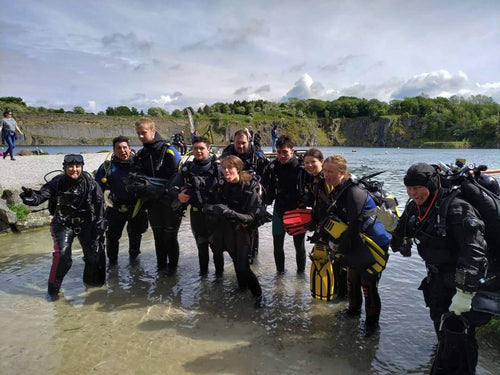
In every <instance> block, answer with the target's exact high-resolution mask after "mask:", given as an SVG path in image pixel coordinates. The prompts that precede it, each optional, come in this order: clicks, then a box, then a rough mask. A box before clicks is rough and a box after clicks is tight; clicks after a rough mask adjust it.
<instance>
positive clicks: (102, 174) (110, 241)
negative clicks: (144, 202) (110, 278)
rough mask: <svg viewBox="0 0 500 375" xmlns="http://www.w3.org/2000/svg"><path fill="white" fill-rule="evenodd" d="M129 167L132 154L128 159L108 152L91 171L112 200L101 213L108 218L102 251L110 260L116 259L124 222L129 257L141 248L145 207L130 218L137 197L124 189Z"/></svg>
mask: <svg viewBox="0 0 500 375" xmlns="http://www.w3.org/2000/svg"><path fill="white" fill-rule="evenodd" d="M133 170H134V156H133V155H131V156H130V158H129V159H128V160H121V159H118V158H116V157H115V156H112V157H111V160H109V161H105V162H104V163H103V164H102V165H101V166H100V167H99V169H98V170H97V173H96V175H95V179H96V181H97V182H98V183H99V185H100V186H101V188H102V190H103V191H105V190H109V191H110V194H109V198H110V200H111V202H112V203H113V205H112V206H111V207H107V208H106V213H105V215H106V220H107V221H108V229H107V231H106V253H107V255H108V259H109V263H110V264H115V263H116V262H117V259H118V249H119V241H120V238H121V236H122V232H123V228H124V227H125V224H127V233H128V241H129V249H128V251H129V257H130V260H133V259H135V258H136V257H137V256H138V255H139V253H140V252H141V251H140V248H141V239H142V234H143V233H144V232H146V230H147V229H148V216H147V213H146V210H145V209H141V210H139V212H138V213H137V214H136V215H135V217H134V218H132V213H133V212H134V207H135V204H136V201H137V199H136V197H135V195H134V194H133V193H131V192H128V191H127V190H126V184H125V181H126V179H127V177H128V175H129V173H130V172H132V171H133ZM103 178H105V179H106V181H105V182H103V181H102V179H103Z"/></svg>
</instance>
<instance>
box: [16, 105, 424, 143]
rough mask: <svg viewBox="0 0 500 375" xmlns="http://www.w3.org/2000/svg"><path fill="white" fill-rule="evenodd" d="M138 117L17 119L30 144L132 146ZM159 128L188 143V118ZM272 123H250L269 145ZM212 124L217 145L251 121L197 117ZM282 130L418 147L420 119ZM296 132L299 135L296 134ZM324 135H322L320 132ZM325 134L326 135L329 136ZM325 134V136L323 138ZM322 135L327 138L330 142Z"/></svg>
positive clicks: (310, 139) (306, 138)
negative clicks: (119, 139) (121, 139)
mask: <svg viewBox="0 0 500 375" xmlns="http://www.w3.org/2000/svg"><path fill="white" fill-rule="evenodd" d="M136 120H137V118H136V117H118V116H116V117H115V116H98V115H90V114H86V115H74V114H59V113H36V114H35V113H21V114H18V116H17V121H18V123H19V124H20V125H21V127H22V129H23V131H24V132H25V134H26V141H25V143H24V144H27V145H80V144H88V145H109V144H110V143H111V141H112V139H113V138H114V137H116V136H117V135H124V136H127V137H129V138H130V139H131V142H132V144H134V145H138V144H140V143H139V141H138V139H137V135H136V133H135V128H134V123H135V121H136ZM154 121H155V124H156V128H157V129H158V131H159V132H160V134H161V135H162V136H163V137H164V138H165V139H170V137H171V136H172V134H174V133H177V132H178V131H179V130H181V129H182V130H184V131H185V132H186V136H185V138H186V141H187V142H188V143H189V125H188V122H187V119H183V118H180V119H163V118H154ZM270 124H271V123H270V122H266V123H257V124H252V126H253V128H254V130H256V131H257V130H261V133H262V134H263V137H262V145H264V146H269V145H270V139H268V138H269V137H268V136H267V135H268V133H269V131H270V127H271V125H270ZM209 125H213V127H212V129H213V131H214V134H213V135H214V143H215V144H220V143H224V142H226V143H227V142H228V141H229V139H230V138H231V135H232V133H233V132H234V131H235V130H237V129H241V128H244V127H246V126H248V125H250V124H249V123H239V122H234V121H231V122H230V123H229V124H227V126H225V127H224V128H225V131H223V132H221V133H220V134H217V133H219V132H220V131H222V127H221V124H219V123H218V121H215V122H214V121H197V127H199V128H200V129H206V128H208V126H209ZM281 133H283V134H286V133H291V134H290V135H292V136H293V137H294V138H296V141H297V144H298V146H302V147H304V146H307V147H309V146H318V145H319V146H331V145H339V146H360V147H361V146H366V147H418V142H417V135H418V118H417V117H397V118H395V119H389V118H381V119H378V120H376V121H372V120H371V119H369V118H356V119H333V120H322V121H320V120H308V121H306V122H305V123H302V125H301V126H294V127H290V128H288V129H283V131H282V132H281ZM295 133H296V134H295ZM320 133H323V137H321V136H320ZM325 133H326V134H325ZM325 135H326V136H325ZM321 139H328V140H329V141H328V143H327V144H323V143H325V141H323V142H321V141H319V140H321Z"/></svg>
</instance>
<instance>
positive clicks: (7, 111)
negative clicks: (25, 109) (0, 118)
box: [3, 109, 12, 116]
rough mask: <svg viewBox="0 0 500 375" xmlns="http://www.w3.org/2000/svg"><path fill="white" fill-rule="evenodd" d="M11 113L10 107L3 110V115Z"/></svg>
mask: <svg viewBox="0 0 500 375" xmlns="http://www.w3.org/2000/svg"><path fill="white" fill-rule="evenodd" d="M9 113H10V114H12V111H11V110H10V109H6V110H5V111H4V112H3V115H4V116H6V115H8V114H9Z"/></svg>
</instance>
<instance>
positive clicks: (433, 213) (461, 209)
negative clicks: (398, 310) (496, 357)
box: [391, 163, 491, 374]
mask: <svg viewBox="0 0 500 375" xmlns="http://www.w3.org/2000/svg"><path fill="white" fill-rule="evenodd" d="M404 184H405V185H406V189H407V192H408V195H409V197H410V198H411V200H410V201H409V202H408V203H407V204H406V207H405V210H404V212H403V214H402V216H401V218H400V220H399V223H398V226H397V228H396V230H395V231H394V233H393V239H392V242H391V247H392V249H393V250H394V251H399V252H401V253H402V254H403V255H404V256H410V255H411V240H412V239H415V242H416V243H417V249H418V253H419V255H420V256H421V257H422V259H423V260H424V261H425V265H426V268H427V277H425V278H424V279H423V280H422V283H421V285H420V287H419V289H420V290H422V292H423V294H424V300H425V304H426V305H427V306H428V307H429V312H430V317H431V319H432V321H433V323H434V328H435V330H436V333H437V334H438V338H439V344H438V348H439V349H438V353H437V355H436V359H435V361H434V365H433V369H432V371H431V373H432V374H474V373H475V368H476V364H477V358H478V346H477V342H476V336H475V328H476V327H478V326H481V325H483V324H486V323H487V322H488V321H489V320H490V317H491V315H490V314H488V313H485V312H479V311H475V310H471V306H472V299H473V297H474V295H475V294H476V293H477V292H478V291H480V290H481V288H482V283H483V281H484V279H485V276H486V271H487V267H488V261H487V257H486V255H487V245H486V242H485V239H484V222H483V220H482V219H481V217H480V216H479V215H478V213H477V211H476V210H475V209H474V207H473V206H471V204H470V203H468V202H466V201H465V200H464V199H462V198H461V197H460V195H458V196H455V197H454V196H453V195H452V194H451V192H450V191H449V190H448V189H446V188H443V187H442V186H441V183H440V179H439V175H438V173H437V172H436V170H435V169H434V167H433V166H431V165H429V164H426V163H416V164H414V165H412V166H411V167H410V168H409V169H408V171H407V172H406V175H405V177H404ZM445 205H447V206H448V209H447V213H446V214H444V215H443V212H442V210H441V209H440V207H445ZM450 311H451V312H452V313H453V314H450ZM448 318H449V319H450V320H448ZM447 322H454V324H457V323H459V324H457V326H460V324H463V325H464V326H465V327H466V329H464V331H463V332H462V333H459V332H458V331H457V332H455V333H454V334H452V335H447V333H446V332H447V331H446V330H440V326H441V324H443V325H444V326H446V325H447V324H448V323H447ZM460 322H461V323H460Z"/></svg>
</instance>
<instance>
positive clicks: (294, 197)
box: [262, 135, 306, 273]
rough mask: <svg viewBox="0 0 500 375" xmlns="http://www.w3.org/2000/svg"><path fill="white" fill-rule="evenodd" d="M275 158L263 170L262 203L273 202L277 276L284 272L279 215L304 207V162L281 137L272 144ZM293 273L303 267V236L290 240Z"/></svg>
mask: <svg viewBox="0 0 500 375" xmlns="http://www.w3.org/2000/svg"><path fill="white" fill-rule="evenodd" d="M276 148H277V153H278V156H277V158H276V159H275V160H273V161H272V162H271V163H270V164H269V165H268V166H267V168H266V170H265V171H264V174H263V178H262V185H263V186H264V190H265V194H264V196H265V203H266V204H271V203H272V202H273V201H274V212H273V245H274V261H275V263H276V271H277V272H278V273H283V272H285V251H284V247H283V246H284V242H285V230H284V227H283V215H284V213H285V212H286V211H288V210H294V209H296V208H299V207H304V206H305V203H304V200H305V180H306V173H305V169H304V161H303V160H302V158H300V157H299V156H298V155H297V154H296V153H295V150H294V142H293V139H292V138H291V137H289V136H287V135H282V136H280V137H279V138H278V141H277V142H276ZM293 243H294V246H295V253H296V262H297V272H298V273H303V272H304V270H305V266H306V249H305V233H303V234H298V235H295V236H293Z"/></svg>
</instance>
